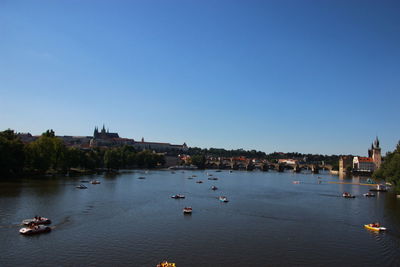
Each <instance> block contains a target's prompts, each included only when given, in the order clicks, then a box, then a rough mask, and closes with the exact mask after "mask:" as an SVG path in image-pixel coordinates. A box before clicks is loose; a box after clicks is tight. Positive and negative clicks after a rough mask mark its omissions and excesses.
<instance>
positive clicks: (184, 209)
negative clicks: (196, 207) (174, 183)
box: [183, 207, 193, 214]
mask: <svg viewBox="0 0 400 267" xmlns="http://www.w3.org/2000/svg"><path fill="white" fill-rule="evenodd" d="M192 211H193V210H192V207H184V208H183V214H192Z"/></svg>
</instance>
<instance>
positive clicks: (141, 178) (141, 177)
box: [138, 176, 146, 180]
mask: <svg viewBox="0 0 400 267" xmlns="http://www.w3.org/2000/svg"><path fill="white" fill-rule="evenodd" d="M138 179H140V180H143V179H146V177H144V176H140V177H138Z"/></svg>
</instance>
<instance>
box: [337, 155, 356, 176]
mask: <svg viewBox="0 0 400 267" xmlns="http://www.w3.org/2000/svg"><path fill="white" fill-rule="evenodd" d="M351 169H353V157H352V156H341V157H340V158H339V174H345V173H346V172H347V171H348V170H350V171H351Z"/></svg>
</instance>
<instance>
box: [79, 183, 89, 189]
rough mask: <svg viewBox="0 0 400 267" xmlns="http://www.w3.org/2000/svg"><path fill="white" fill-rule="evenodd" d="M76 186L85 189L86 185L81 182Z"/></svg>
mask: <svg viewBox="0 0 400 267" xmlns="http://www.w3.org/2000/svg"><path fill="white" fill-rule="evenodd" d="M76 188H78V189H87V186H86V185H83V184H80V185H78V186H76Z"/></svg>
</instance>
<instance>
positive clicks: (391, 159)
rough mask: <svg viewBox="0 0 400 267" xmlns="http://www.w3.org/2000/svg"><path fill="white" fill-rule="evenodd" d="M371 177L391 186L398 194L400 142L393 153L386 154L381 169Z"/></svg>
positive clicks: (399, 191) (399, 189)
mask: <svg viewBox="0 0 400 267" xmlns="http://www.w3.org/2000/svg"><path fill="white" fill-rule="evenodd" d="M373 177H374V178H377V179H383V180H385V181H387V182H390V183H392V184H393V186H394V189H395V191H396V192H398V193H400V142H399V143H398V144H397V146H396V149H395V150H394V151H393V152H388V153H387V154H386V157H385V161H384V162H383V163H382V165H381V167H380V168H379V169H378V170H376V171H375V172H374V173H373Z"/></svg>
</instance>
